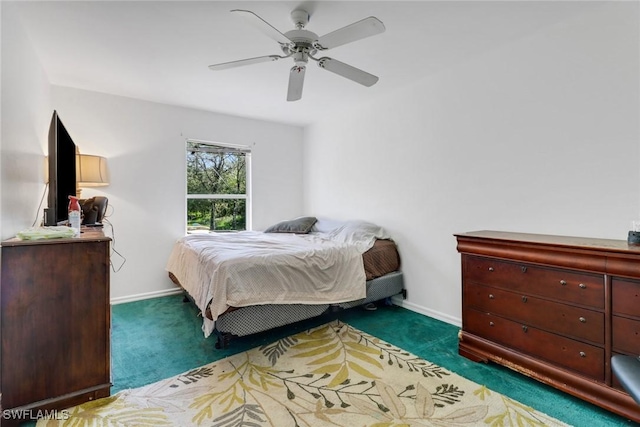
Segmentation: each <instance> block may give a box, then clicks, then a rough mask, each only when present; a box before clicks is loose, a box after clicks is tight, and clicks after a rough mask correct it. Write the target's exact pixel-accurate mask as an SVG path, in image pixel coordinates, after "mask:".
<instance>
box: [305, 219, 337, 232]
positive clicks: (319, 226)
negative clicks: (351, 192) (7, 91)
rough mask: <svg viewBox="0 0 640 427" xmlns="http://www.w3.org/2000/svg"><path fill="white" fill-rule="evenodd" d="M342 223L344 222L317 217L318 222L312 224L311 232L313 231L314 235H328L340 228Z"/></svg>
mask: <svg viewBox="0 0 640 427" xmlns="http://www.w3.org/2000/svg"><path fill="white" fill-rule="evenodd" d="M344 223H345V221H338V220H335V219H329V218H321V217H318V221H316V223H315V224H313V227H312V228H311V231H314V232H316V233H329V232H331V231H333V230H335V229H336V228H338V227H340V226H341V225H343V224H344Z"/></svg>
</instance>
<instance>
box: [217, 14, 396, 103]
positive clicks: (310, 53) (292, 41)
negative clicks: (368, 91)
mask: <svg viewBox="0 0 640 427" xmlns="http://www.w3.org/2000/svg"><path fill="white" fill-rule="evenodd" d="M231 12H234V13H235V14H236V15H239V16H241V17H242V18H243V19H245V20H246V21H247V22H248V23H249V24H251V25H253V26H254V27H256V28H257V29H258V30H260V31H261V32H263V33H264V34H265V35H267V36H268V37H270V38H272V39H273V40H275V41H276V42H278V44H279V45H280V49H281V50H282V52H283V53H284V56H281V55H268V56H259V57H256V58H248V59H242V60H239V61H231V62H225V63H220V64H214V65H210V66H209V68H210V69H211V70H214V71H216V70H224V69H227V68H233V67H240V66H243V65H250V64H255V63H259V62H267V61H277V60H279V59H283V58H292V59H293V62H294V66H293V67H292V68H291V70H290V72H289V89H288V93H287V101H297V100H299V99H300V98H301V97H302V88H303V84H304V75H305V72H306V66H307V63H308V62H309V58H311V59H313V60H314V61H316V62H317V63H318V66H319V67H320V68H323V69H325V70H327V71H331V72H332V73H335V74H338V75H339V76H342V77H344V78H347V79H349V80H352V81H354V82H356V83H360V84H361V85H364V86H367V87H368V86H372V85H374V84H375V83H376V82H377V81H378V77H376V76H374V75H373V74H369V73H367V72H365V71H362V70H360V69H358V68H356V67H352V66H351V65H348V64H345V63H344V62H340V61H338V60H336V59H332V58H328V57H324V58H320V59H317V58H316V57H315V56H314V55H315V54H316V53H317V52H318V51H319V50H327V49H331V48H333V47H336V46H341V45H344V44H347V43H351V42H354V41H357V40H361V39H363V38H366V37H371V36H374V35H376V34H380V33H382V32H384V31H385V27H384V24H383V23H382V22H381V21H380V20H379V19H377V18H376V17H373V16H370V17H368V18H365V19H362V20H360V21H357V22H354V23H353V24H350V25H347V26H346V27H342V28H339V29H337V30H335V31H332V32H330V33H328V34H325V35H324V36H322V37H318V35H317V34H315V33H313V32H311V31H308V30H306V29H304V28H305V26H306V25H307V24H308V23H309V13H308V12H307V11H306V10H303V9H295V10H294V11H292V12H291V20H292V21H293V24H294V25H295V29H294V30H291V31H288V32H286V33H284V34H283V33H281V32H280V31H279V30H278V29H277V28H275V27H273V26H272V25H271V24H269V23H268V22H267V21H265V20H264V19H262V18H261V17H260V16H258V15H257V14H255V13H253V12H251V11H249V10H243V9H234V10H232V11H231Z"/></svg>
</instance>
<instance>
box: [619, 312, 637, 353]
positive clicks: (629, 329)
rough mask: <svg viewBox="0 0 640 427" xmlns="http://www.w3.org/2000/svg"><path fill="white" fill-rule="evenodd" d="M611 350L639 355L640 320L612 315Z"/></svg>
mask: <svg viewBox="0 0 640 427" xmlns="http://www.w3.org/2000/svg"><path fill="white" fill-rule="evenodd" d="M612 323H613V325H612V326H613V328H612V329H613V337H612V346H613V351H619V352H622V353H629V354H638V355H640V321H638V320H631V319H627V318H626V317H619V316H613V321H612Z"/></svg>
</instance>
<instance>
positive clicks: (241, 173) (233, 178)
mask: <svg viewBox="0 0 640 427" xmlns="http://www.w3.org/2000/svg"><path fill="white" fill-rule="evenodd" d="M250 158H251V152H250V150H249V149H248V148H247V147H239V146H230V145H223V144H217V143H211V142H203V141H194V140H188V141H187V233H196V232H208V231H237V230H247V229H248V227H249V226H250V223H249V218H250V215H249V212H250V207H251V203H250V197H249V195H250V191H249V185H248V183H249V176H250V174H249V170H250Z"/></svg>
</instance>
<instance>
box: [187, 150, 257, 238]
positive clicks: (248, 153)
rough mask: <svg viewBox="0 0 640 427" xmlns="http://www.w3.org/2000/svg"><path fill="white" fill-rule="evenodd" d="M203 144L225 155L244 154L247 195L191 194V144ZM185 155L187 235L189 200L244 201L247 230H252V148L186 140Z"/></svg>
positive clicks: (213, 231)
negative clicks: (189, 176)
mask: <svg viewBox="0 0 640 427" xmlns="http://www.w3.org/2000/svg"><path fill="white" fill-rule="evenodd" d="M190 143H192V144H203V145H209V146H212V147H216V148H218V149H220V151H221V152H224V153H243V154H244V159H245V174H246V176H245V180H246V181H245V194H190V193H189V189H188V185H187V181H188V180H187V176H188V173H189V170H188V156H189V151H191V150H189V144H190ZM184 148H185V151H184V153H185V155H184V165H185V171H184V191H185V206H184V217H183V218H184V220H185V221H184V231H185V234H189V231H188V216H189V212H188V211H189V209H188V205H189V199H194V200H195V199H205V200H212V199H215V200H244V201H245V229H246V230H252V203H251V199H252V197H251V187H252V186H251V147H250V146H247V145H236V144H229V143H223V142H214V141H204V140H199V139H192V138H188V139H186V140H185V145H184ZM236 231H239V230H209V231H208V233H222V232H225V233H228V232H236Z"/></svg>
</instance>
